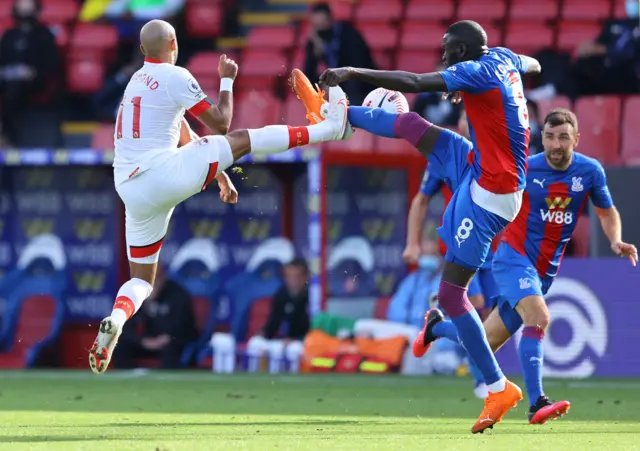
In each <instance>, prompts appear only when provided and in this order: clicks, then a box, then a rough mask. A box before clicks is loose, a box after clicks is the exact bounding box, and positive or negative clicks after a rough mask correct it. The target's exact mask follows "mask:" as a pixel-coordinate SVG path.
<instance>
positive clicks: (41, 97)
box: [0, 0, 63, 148]
mask: <svg viewBox="0 0 640 451" xmlns="http://www.w3.org/2000/svg"><path fill="white" fill-rule="evenodd" d="M40 10H41V4H40V2H39V1H38V0H16V2H15V3H14V5H13V18H14V21H15V25H14V26H13V27H12V28H9V29H8V30H7V31H6V32H5V33H4V35H3V36H2V38H1V39H0V97H1V99H2V107H3V114H2V123H3V131H4V133H5V134H6V136H7V138H8V139H9V141H10V142H11V144H12V145H14V146H16V147H22V148H28V147H62V145H63V140H62V133H61V131H60V122H61V118H60V115H59V112H58V108H56V106H57V98H56V97H57V92H58V88H59V80H60V79H59V76H58V75H59V72H60V66H59V64H60V58H59V54H58V47H57V46H56V42H55V38H54V36H53V34H52V33H51V31H50V30H49V28H47V27H46V26H44V25H43V24H41V23H40V22H39V21H38V17H39V15H40Z"/></svg>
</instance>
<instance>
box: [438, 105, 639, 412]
mask: <svg viewBox="0 0 640 451" xmlns="http://www.w3.org/2000/svg"><path fill="white" fill-rule="evenodd" d="M579 138H580V135H579V134H578V120H577V118H576V116H575V114H574V113H572V112H571V111H569V110H565V109H556V110H553V111H552V112H551V113H549V114H548V115H547V117H546V118H545V120H544V128H543V136H542V143H543V147H544V153H541V154H538V155H535V156H533V157H530V158H529V172H528V175H527V188H526V190H525V193H524V196H523V204H522V208H521V209H520V213H519V214H518V216H517V218H516V219H515V221H513V222H512V223H511V224H510V225H509V226H508V227H507V228H506V230H505V232H504V236H503V238H502V243H501V244H500V246H499V248H498V251H497V252H496V254H495V256H494V259H493V266H492V270H493V275H494V278H495V280H496V282H497V284H498V287H499V290H500V296H499V297H498V308H497V309H496V310H494V311H493V312H492V313H491V314H490V315H489V318H487V320H486V321H485V323H484V327H485V330H486V332H487V337H488V340H489V344H490V345H491V348H492V349H493V350H494V351H497V350H498V349H499V348H500V347H501V346H502V345H503V344H504V343H505V342H506V341H507V340H508V339H509V338H510V337H511V336H512V335H513V334H514V333H515V332H516V331H517V330H518V329H520V327H521V326H523V325H524V328H523V331H522V339H521V340H520V344H519V346H518V354H519V358H520V365H521V367H522V372H523V375H524V379H525V384H526V388H527V394H528V397H529V404H530V409H529V422H530V423H531V424H543V423H545V422H546V421H547V420H548V419H550V418H557V417H558V416H560V415H562V414H564V413H565V412H566V411H567V410H568V409H569V402H567V401H561V402H558V403H554V402H552V401H551V400H550V399H549V398H548V397H547V396H546V395H545V394H544V391H543V389H542V362H543V351H542V340H543V338H544V335H545V332H546V330H547V328H548V327H549V323H550V316H549V310H548V308H547V305H546V303H545V301H544V297H543V296H544V295H545V294H546V293H547V290H548V289H549V287H550V286H551V284H552V283H553V280H554V279H555V277H556V276H557V274H558V270H559V268H560V262H561V260H562V256H563V254H564V251H565V248H566V246H567V243H568V242H569V240H570V238H571V235H572V233H573V231H574V229H575V226H576V223H577V221H578V219H579V217H580V214H581V212H582V210H583V208H584V206H585V205H586V203H587V200H588V199H591V201H592V203H593V205H594V207H595V210H596V213H597V216H598V218H599V220H600V224H601V226H602V229H603V231H604V233H605V235H606V236H607V238H608V239H609V241H610V243H611V249H612V251H613V252H614V253H615V254H616V255H618V256H620V257H627V258H629V260H630V262H631V264H632V265H633V266H635V265H636V264H637V261H638V251H637V249H636V247H635V246H634V245H633V244H629V243H625V242H624V241H622V224H621V221H620V215H619V214H618V211H617V209H616V208H615V206H614V205H613V201H612V199H611V195H610V194H609V189H608V188H607V181H606V176H605V173H604V170H603V168H602V166H601V165H600V163H598V162H597V161H596V160H594V159H593V158H589V157H587V156H585V155H583V154H580V153H577V152H574V148H575V147H576V146H577V145H578V141H579ZM435 317H437V318H438V319H437V320H435V321H433V322H432V323H431V324H430V327H429V328H428V330H427V333H426V338H427V340H428V341H429V342H433V341H434V340H435V339H437V338H440V337H447V338H449V339H451V340H454V341H459V338H458V334H457V331H456V328H455V325H454V324H453V323H451V322H449V321H442V320H441V317H442V316H441V315H435Z"/></svg>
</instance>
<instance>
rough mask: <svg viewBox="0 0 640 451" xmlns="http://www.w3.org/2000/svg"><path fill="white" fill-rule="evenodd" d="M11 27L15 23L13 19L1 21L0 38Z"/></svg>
mask: <svg viewBox="0 0 640 451" xmlns="http://www.w3.org/2000/svg"><path fill="white" fill-rule="evenodd" d="M11 27H13V21H12V20H11V19H2V20H0V36H2V35H3V34H5V32H6V31H7V30H8V29H9V28H11Z"/></svg>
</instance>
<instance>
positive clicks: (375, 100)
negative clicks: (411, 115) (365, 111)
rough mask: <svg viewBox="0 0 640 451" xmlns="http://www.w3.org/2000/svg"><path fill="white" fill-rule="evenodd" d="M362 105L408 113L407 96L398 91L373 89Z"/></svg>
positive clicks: (392, 111) (391, 111)
mask: <svg viewBox="0 0 640 451" xmlns="http://www.w3.org/2000/svg"><path fill="white" fill-rule="evenodd" d="M362 106H367V107H371V108H382V109H384V110H385V111H387V112H389V113H396V114H397V113H408V112H409V103H408V102H407V98H406V97H405V96H404V95H403V94H402V93H401V92H398V91H390V90H388V89H384V88H378V89H374V90H373V91H371V92H370V93H369V94H368V95H367V97H366V98H365V99H364V102H362Z"/></svg>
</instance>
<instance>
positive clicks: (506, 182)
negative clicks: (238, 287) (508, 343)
mask: <svg viewBox="0 0 640 451" xmlns="http://www.w3.org/2000/svg"><path fill="white" fill-rule="evenodd" d="M442 45H443V48H444V54H443V57H442V59H443V62H444V64H445V66H447V69H446V70H444V71H442V72H433V73H428V74H414V73H410V72H404V71H374V70H367V69H359V68H351V67H346V68H337V69H328V70H327V71H325V72H324V73H323V74H322V76H321V77H320V83H323V84H325V85H328V86H336V85H338V84H339V83H342V82H344V81H346V80H350V79H359V80H362V81H366V82H368V83H371V84H373V85H376V86H379V87H383V88H387V89H391V90H395V91H401V92H449V93H456V94H454V97H456V96H458V94H457V92H458V91H459V95H460V96H461V98H462V99H463V100H464V102H465V108H466V111H467V115H468V118H469V125H470V129H471V138H472V141H473V144H474V149H475V152H474V154H473V155H475V158H474V161H473V162H472V169H471V171H470V172H469V174H468V175H467V179H465V180H464V181H463V182H462V183H461V184H460V186H459V188H458V190H457V191H456V192H455V193H454V195H453V198H452V199H451V202H450V204H449V206H448V207H447V209H446V211H445V214H444V218H443V224H442V227H440V228H439V229H438V232H439V234H440V236H441V238H442V239H443V241H444V243H445V244H446V246H447V254H446V255H445V266H444V271H443V275H442V282H441V284H440V290H439V292H438V299H439V302H440V305H441V306H442V307H443V309H444V310H445V311H446V312H447V314H448V315H449V317H450V318H451V319H452V321H453V323H454V324H455V325H456V327H457V329H458V334H459V335H460V338H461V340H462V341H463V342H464V346H465V348H466V349H467V351H468V352H469V355H470V356H471V358H472V359H473V361H474V362H475V363H476V365H477V367H478V369H479V370H480V372H481V373H482V376H483V378H484V379H485V381H486V383H487V386H488V389H489V396H487V398H486V400H485V406H484V409H483V411H482V413H481V415H480V417H479V418H478V420H477V421H476V423H475V424H474V426H473V427H472V432H473V433H477V432H483V431H484V430H485V429H487V428H491V427H493V425H494V424H495V423H497V422H499V421H500V420H501V419H502V417H503V416H504V415H505V414H506V413H507V412H508V411H509V409H511V408H512V407H514V406H515V405H516V404H517V403H518V401H519V400H521V399H522V392H521V390H520V388H519V387H518V386H516V385H515V384H513V383H512V382H509V381H507V380H506V378H505V377H504V374H503V373H502V370H501V369H500V367H499V365H498V362H497V361H496V359H495V357H494V355H493V352H492V351H491V348H490V347H489V344H488V342H487V339H486V336H485V333H484V329H483V326H482V321H481V320H480V317H479V316H478V314H477V312H476V311H475V309H474V308H473V306H472V305H471V303H470V302H469V300H468V298H467V287H468V286H469V283H470V282H471V280H472V279H473V277H474V276H475V274H476V272H477V271H478V269H479V268H480V267H482V264H483V263H484V261H485V259H486V257H487V254H488V252H489V248H490V246H491V242H492V240H493V238H494V237H495V236H496V235H497V234H498V232H500V231H501V230H502V229H503V228H504V227H505V226H506V225H507V224H508V223H509V222H511V221H513V220H514V219H515V218H516V216H517V214H518V212H519V210H520V206H521V204H522V192H523V190H524V187H525V183H526V179H525V176H526V169H527V153H528V149H527V147H528V142H529V123H528V114H527V106H526V99H525V97H524V92H523V91H524V88H523V86H522V80H521V75H523V74H527V73H538V72H540V70H541V68H540V64H539V63H538V62H537V61H536V60H534V59H532V58H529V57H525V56H520V55H516V54H514V53H513V52H511V51H510V50H508V49H504V48H492V49H489V48H488V47H487V34H486V32H485V31H484V29H483V28H482V27H481V26H480V25H479V24H478V23H476V22H473V21H461V22H457V23H455V24H453V25H451V26H450V27H449V28H448V29H447V31H446V33H445V35H444V37H443V42H442ZM295 75H296V74H295V73H294V74H292V85H294V89H295V87H296V76H295ZM303 85H304V84H300V89H297V90H296V93H297V94H298V96H299V97H300V98H301V99H302V100H303V102H304V103H305V106H306V107H307V110H308V112H309V113H310V114H309V116H311V117H312V118H313V117H314V110H318V105H319V104H321V102H322V100H321V99H320V97H321V96H320V94H318V93H315V91H314V90H310V91H311V92H303V91H306V90H305V89H302V86H303ZM350 110H351V111H350V112H349V122H350V123H351V124H352V125H353V126H354V127H356V128H357V127H358V126H359V123H362V122H366V121H372V120H375V118H373V117H372V116H373V113H372V112H371V114H369V113H370V112H368V111H366V109H365V111H361V109H357V110H354V109H353V108H351V109H350ZM315 114H316V115H317V113H315ZM385 127H386V128H385ZM380 129H381V131H380V134H382V135H383V136H389V137H396V138H404V139H406V140H407V141H409V142H411V143H412V144H413V145H414V146H416V147H417V148H418V150H420V151H421V152H423V153H424V154H425V155H428V158H429V164H434V161H435V160H437V158H436V157H434V155H429V154H430V153H431V151H432V150H433V148H434V145H435V143H436V141H437V140H438V139H439V138H440V137H441V136H442V133H441V131H442V129H440V128H437V127H434V126H433V124H431V123H429V122H427V121H425V120H424V119H423V118H421V117H420V115H418V114H413V113H407V114H401V115H397V116H396V117H395V118H394V122H392V123H381V124H380ZM436 164H437V161H436ZM426 346H427V343H425V347H426Z"/></svg>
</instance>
